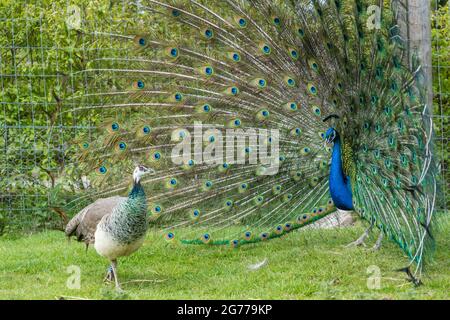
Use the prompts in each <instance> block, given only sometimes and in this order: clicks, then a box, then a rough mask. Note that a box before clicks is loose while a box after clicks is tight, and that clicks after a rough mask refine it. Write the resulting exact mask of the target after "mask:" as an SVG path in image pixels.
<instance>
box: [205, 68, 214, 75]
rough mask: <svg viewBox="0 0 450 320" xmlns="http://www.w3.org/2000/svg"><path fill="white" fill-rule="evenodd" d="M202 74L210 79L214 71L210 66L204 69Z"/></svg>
mask: <svg viewBox="0 0 450 320" xmlns="http://www.w3.org/2000/svg"><path fill="white" fill-rule="evenodd" d="M203 72H204V74H205V75H206V76H208V77H210V76H212V75H213V74H214V69H213V67H211V66H206V67H204V69H203Z"/></svg>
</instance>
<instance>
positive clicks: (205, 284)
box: [0, 220, 450, 299]
mask: <svg viewBox="0 0 450 320" xmlns="http://www.w3.org/2000/svg"><path fill="white" fill-rule="evenodd" d="M362 231H363V226H361V225H357V226H355V227H349V228H345V229H339V230H304V231H300V232H294V233H292V234H290V235H288V236H286V237H283V238H281V239H274V240H271V241H268V242H265V243H260V244H257V245H250V246H246V247H242V248H239V249H231V248H224V247H206V246H186V245H174V244H169V243H166V242H165V241H164V240H161V237H160V236H159V234H157V233H154V232H150V233H149V234H148V237H147V240H146V242H145V244H144V246H143V247H142V248H141V250H139V251H138V252H137V253H135V254H134V255H132V256H130V257H127V258H123V259H121V260H119V276H120V280H121V281H122V282H123V289H124V290H125V292H124V293H123V294H119V293H117V292H116V291H115V290H114V286H113V285H111V284H106V283H103V282H102V280H103V276H104V274H105V271H106V268H107V265H108V263H107V261H106V260H105V259H103V258H102V257H100V256H98V255H97V254H96V252H95V250H94V249H93V248H91V249H89V251H88V252H87V253H86V252H85V250H84V245H82V244H79V243H76V242H75V241H72V242H71V243H68V242H67V241H66V239H65V237H64V235H63V233H61V232H57V231H51V232H44V233H40V234H36V235H32V236H29V237H23V238H19V239H15V240H12V239H0V299H59V298H65V299H72V298H82V299H117V298H119V299H322V298H324V299H449V297H450V296H449V291H450V264H449V263H450V259H449V257H450V237H448V234H449V231H450V223H448V220H447V221H446V222H445V224H444V226H443V230H442V231H441V233H440V237H439V239H438V247H437V248H438V249H437V252H436V255H435V259H434V261H433V262H432V263H431V264H430V265H429V266H428V268H427V270H426V274H425V276H424V277H423V282H424V285H422V286H420V287H417V288H416V287H414V286H413V285H412V284H411V283H409V282H407V281H405V279H406V276H405V274H404V273H399V272H396V271H394V270H395V269H398V268H400V267H404V266H406V264H407V258H406V256H405V255H403V254H402V252H401V251H400V249H398V248H397V247H396V245H394V244H392V243H390V242H389V241H384V242H383V247H382V249H381V250H380V251H378V252H372V251H370V250H368V249H366V248H344V245H345V244H347V243H349V242H351V241H352V240H354V239H355V238H357V237H358V236H359V235H360V234H361V233H362ZM375 239H376V234H373V235H372V236H371V238H370V239H369V241H368V244H369V245H370V246H371V245H372V244H373V242H374V241H375ZM264 259H267V261H268V263H267V264H266V265H265V266H263V267H261V268H260V269H258V270H256V271H250V270H249V269H248V265H250V264H254V263H257V262H261V261H263V260H264ZM72 265H75V266H78V267H79V268H80V270H81V288H80V289H69V288H68V287H67V286H66V282H67V279H68V277H69V276H70V274H69V273H67V268H68V267H69V266H72ZM371 266H377V267H378V268H379V270H380V272H381V280H380V281H381V283H380V284H381V287H380V289H369V288H368V285H367V283H368V277H370V276H371V274H370V272H369V273H368V270H369V271H370V270H371V268H370V267H371ZM372 268H373V267H372ZM142 280H144V281H142Z"/></svg>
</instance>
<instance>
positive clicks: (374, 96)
mask: <svg viewBox="0 0 450 320" xmlns="http://www.w3.org/2000/svg"><path fill="white" fill-rule="evenodd" d="M370 102H371V103H372V104H373V105H374V104H376V103H377V102H378V96H377V95H376V94H374V95H372V96H371V97H370Z"/></svg>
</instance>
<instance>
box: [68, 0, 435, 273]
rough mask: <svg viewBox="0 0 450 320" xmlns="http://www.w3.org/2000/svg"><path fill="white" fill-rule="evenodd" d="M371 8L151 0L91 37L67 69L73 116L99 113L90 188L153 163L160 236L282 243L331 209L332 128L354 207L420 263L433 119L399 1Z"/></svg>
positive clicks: (90, 147)
mask: <svg viewBox="0 0 450 320" xmlns="http://www.w3.org/2000/svg"><path fill="white" fill-rule="evenodd" d="M370 5H371V4H370V3H369V2H368V1H364V0H353V1H345V2H344V1H341V0H335V1H317V0H312V1H311V0H300V1H269V0H249V1H235V0H226V1H222V2H220V3H219V2H217V1H196V0H185V1H178V0H177V1H175V0H173V1H172V0H171V1H155V0H148V1H146V4H145V5H143V6H141V7H140V9H139V10H143V11H145V12H148V13H149V14H148V15H145V16H142V17H140V19H142V23H141V25H142V27H141V28H140V30H130V32H129V33H128V34H123V35H122V34H112V33H110V32H104V31H103V30H95V32H93V33H92V34H89V32H87V31H86V32H85V35H86V38H88V39H89V37H90V36H92V41H93V42H94V41H95V40H98V39H99V38H104V39H108V40H110V48H105V50H101V51H98V52H97V57H96V58H93V59H92V60H91V61H89V63H88V64H87V66H86V69H85V70H84V71H83V72H81V73H79V74H75V75H73V76H74V78H75V79H77V78H79V80H80V82H82V83H87V84H88V86H87V90H88V92H87V93H86V94H85V95H84V96H83V97H73V105H74V106H76V107H74V108H73V109H70V110H69V111H76V112H81V113H86V114H87V115H90V116H91V118H92V119H98V120H97V124H98V126H97V127H96V128H95V129H94V130H91V131H89V132H85V134H80V135H79V136H77V139H76V142H77V145H79V146H80V149H79V152H78V155H77V161H76V165H77V166H79V168H80V170H81V171H82V172H83V173H84V174H86V175H88V176H89V177H90V179H91V180H92V181H93V184H94V186H95V190H93V194H92V195H90V196H93V197H96V198H98V197H102V196H105V195H113V194H119V193H123V192H125V191H126V189H127V183H125V182H123V177H124V176H125V175H124V174H123V171H124V170H126V168H130V167H133V166H134V165H133V163H134V162H137V161H139V162H144V163H146V164H147V165H149V166H151V167H152V168H154V169H156V170H157V172H158V173H157V175H156V176H152V177H149V178H147V179H145V180H144V181H142V183H143V185H144V187H145V188H146V193H147V195H148V201H149V204H150V210H151V213H152V215H153V217H152V220H157V221H158V223H160V224H161V226H162V229H163V230H165V236H166V238H167V239H169V240H174V239H175V240H181V241H182V242H185V243H205V242H206V243H211V244H226V245H234V244H236V241H237V245H238V246H239V245H241V244H246V243H253V242H259V241H262V240H264V239H272V238H277V237H280V236H282V235H284V234H286V233H288V232H291V231H292V230H296V229H298V228H301V227H303V226H305V225H306V224H309V223H311V222H312V221H315V220H317V219H320V218H322V217H324V216H326V215H328V214H329V213H330V212H331V211H332V204H331V203H329V204H327V205H325V206H324V204H325V203H327V201H328V198H329V195H328V193H329V182H328V176H329V166H330V152H331V149H330V148H328V147H324V146H323V143H324V138H325V131H326V130H327V128H328V126H329V125H330V123H331V125H332V126H333V127H334V128H335V129H336V130H337V131H338V132H339V133H340V136H341V137H342V140H343V153H342V159H341V160H342V163H343V167H344V174H345V176H346V177H350V181H349V184H350V185H351V189H352V193H353V203H354V207H355V210H356V211H357V212H358V213H359V214H360V215H361V217H363V218H364V219H367V220H369V221H371V222H373V223H374V224H375V225H376V226H377V227H378V228H380V229H381V230H382V231H383V232H384V233H385V234H386V235H388V236H389V237H390V238H391V239H393V240H394V241H396V242H397V243H398V244H399V245H400V247H401V248H402V249H403V250H404V251H405V252H406V253H407V254H408V255H409V257H410V260H411V261H412V262H416V263H417V265H418V269H417V271H420V269H421V266H422V265H423V259H424V257H425V256H426V255H427V253H428V252H429V249H428V247H429V246H430V244H431V243H432V241H433V238H432V237H431V236H430V232H429V231H428V230H429V229H428V228H429V226H430V223H431V221H434V219H432V217H433V215H434V205H433V204H434V193H435V190H434V189H435V173H434V172H435V166H434V162H433V157H432V146H431V138H432V129H431V126H432V124H431V118H430V117H429V115H428V114H427V113H426V112H424V109H426V104H425V102H424V101H425V100H424V90H425V88H424V86H423V85H421V84H420V82H419V81H417V78H418V77H419V76H420V73H421V68H420V65H418V64H414V65H413V66H412V68H410V67H409V66H408V64H407V62H406V58H407V57H408V56H409V55H410V52H407V50H406V49H407V48H405V46H404V45H403V43H402V41H401V39H400V38H399V37H398V34H397V29H398V24H397V21H396V13H395V11H394V9H393V8H392V7H390V5H389V4H388V3H387V1H381V2H380V3H379V5H380V7H381V8H380V9H381V10H380V12H381V13H380V21H374V22H377V23H376V24H374V25H372V24H371V23H369V22H370V21H369V19H370V18H371V17H370V13H368V12H369V11H368V9H369V6H370ZM378 23H379V24H378ZM324 118H325V119H327V120H329V121H326V122H324V121H322V119H324ZM200 123H201V125H202V126H201V129H199V127H200V126H199V124H200ZM230 132H232V133H234V136H232V139H230V141H232V143H230V144H232V146H231V147H230V148H229V149H227V147H226V146H227V142H228V140H227V139H228V138H229V133H230ZM239 139H240V140H239ZM239 141H241V142H242V144H241V145H239V144H235V142H239ZM184 143H186V145H187V146H186V145H185V144H184ZM192 145H194V146H195V147H194V148H192ZM175 151H176V152H175ZM184 151H186V152H184ZM262 151H267V152H262ZM258 153H259V155H258ZM186 154H188V156H187V157H180V155H186ZM261 154H262V156H261ZM222 155H223V157H222ZM238 155H240V156H241V159H244V162H238V161H236V158H238V157H237V156H238ZM252 160H255V161H253V162H252ZM273 167H275V169H274V168H273ZM271 170H273V171H271ZM94 171H95V172H94ZM412 190H416V191H412ZM85 198H86V196H80V198H79V200H77V201H73V202H72V203H70V204H69V206H75V207H77V206H79V205H81V203H84V200H85ZM320 205H322V207H321V208H322V211H321V213H320V214H315V215H314V216H313V215H312V212H313V210H316V211H317V212H318V208H319V206H320ZM314 208H316V209H314ZM304 212H306V213H310V214H306V215H307V216H308V218H307V219H306V221H303V220H302V219H300V220H298V218H299V216H302V213H304ZM286 224H289V225H290V227H289V228H287V227H286ZM424 225H426V226H427V228H424V227H423V226H424ZM279 226H281V228H282V230H281V231H280V230H278V229H277V228H279ZM181 227H183V228H181ZM179 228H181V230H179ZM178 232H179V233H178ZM246 232H251V235H252V237H251V238H249V239H247V237H246V236H245V235H246ZM263 234H264V237H263V236H262V235H263Z"/></svg>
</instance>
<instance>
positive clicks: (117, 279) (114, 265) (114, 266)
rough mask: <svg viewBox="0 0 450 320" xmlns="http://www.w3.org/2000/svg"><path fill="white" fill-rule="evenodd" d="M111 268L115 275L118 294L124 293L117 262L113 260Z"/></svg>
mask: <svg viewBox="0 0 450 320" xmlns="http://www.w3.org/2000/svg"><path fill="white" fill-rule="evenodd" d="M111 268H112V270H113V273H114V280H115V282H116V290H117V291H118V292H123V290H122V288H121V287H120V283H119V277H118V276H117V260H112V261H111Z"/></svg>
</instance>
